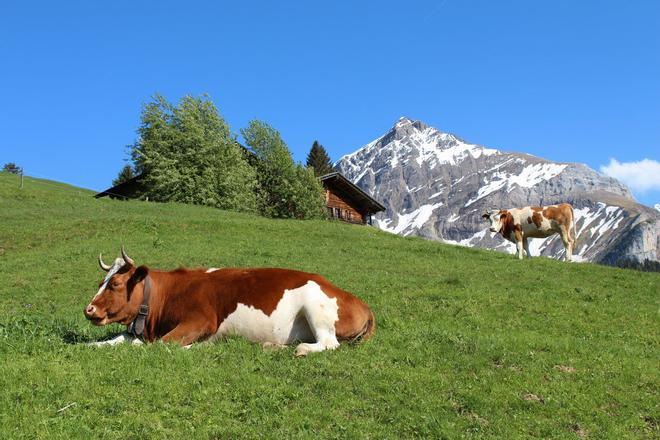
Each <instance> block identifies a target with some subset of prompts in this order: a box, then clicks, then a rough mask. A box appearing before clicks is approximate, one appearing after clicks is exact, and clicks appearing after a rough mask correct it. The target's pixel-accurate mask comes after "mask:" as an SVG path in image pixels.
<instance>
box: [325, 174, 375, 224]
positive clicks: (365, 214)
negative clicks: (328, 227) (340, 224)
mask: <svg viewBox="0 0 660 440" xmlns="http://www.w3.org/2000/svg"><path fill="white" fill-rule="evenodd" d="M319 179H320V180H321V183H322V184H323V188H324V189H325V204H326V206H327V208H328V216H329V217H330V218H334V219H337V220H341V221H345V222H348V223H357V224H363V225H364V224H371V216H372V215H374V214H376V213H377V212H380V211H385V207H384V206H383V205H381V204H380V203H378V202H377V201H376V200H374V199H373V198H372V197H371V196H370V195H369V194H367V193H366V192H364V191H362V190H361V189H360V188H358V187H357V186H356V185H355V184H354V183H353V182H351V181H350V180H348V179H347V178H346V177H344V176H343V175H342V174H341V173H338V172H334V173H330V174H326V175H325V176H321V177H320V178H319Z"/></svg>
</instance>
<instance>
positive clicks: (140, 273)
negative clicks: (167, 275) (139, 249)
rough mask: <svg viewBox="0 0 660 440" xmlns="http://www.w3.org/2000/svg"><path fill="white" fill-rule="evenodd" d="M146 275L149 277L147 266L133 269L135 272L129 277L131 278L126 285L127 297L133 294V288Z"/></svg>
mask: <svg viewBox="0 0 660 440" xmlns="http://www.w3.org/2000/svg"><path fill="white" fill-rule="evenodd" d="M147 275H149V268H148V267H147V266H140V267H138V268H137V269H135V272H133V275H131V278H130V279H129V280H128V283H127V284H128V295H129V297H130V295H131V293H132V292H133V288H134V287H135V285H136V284H138V283H139V282H140V281H142V280H143V279H145V278H146V277H147Z"/></svg>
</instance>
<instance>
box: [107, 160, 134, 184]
mask: <svg viewBox="0 0 660 440" xmlns="http://www.w3.org/2000/svg"><path fill="white" fill-rule="evenodd" d="M133 177H135V173H133V167H132V166H130V165H125V166H124V168H122V169H121V171H120V172H119V174H118V175H117V178H116V179H114V180H113V181H112V186H117V185H119V184H120V183H124V182H126V181H129V180H131V179H132V178H133Z"/></svg>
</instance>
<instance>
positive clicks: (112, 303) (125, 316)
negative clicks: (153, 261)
mask: <svg viewBox="0 0 660 440" xmlns="http://www.w3.org/2000/svg"><path fill="white" fill-rule="evenodd" d="M99 265H100V266H101V268H102V269H103V270H105V271H106V272H107V274H106V276H105V278H104V279H103V281H101V283H100V284H99V290H98V292H97V293H96V295H94V297H93V298H92V300H91V301H90V303H89V305H88V306H87V307H85V310H84V313H85V317H87V319H89V320H90V321H91V322H92V324H94V325H106V324H111V323H113V322H118V323H120V324H129V323H130V322H131V321H133V320H134V319H135V317H136V316H137V312H138V308H139V306H140V304H141V302H142V295H143V293H144V283H143V282H142V281H143V280H144V278H145V277H146V276H147V274H148V273H149V269H147V268H146V267H145V266H140V267H136V266H135V262H134V261H133V260H132V259H131V258H130V257H129V256H128V255H126V252H125V251H124V247H123V246H122V248H121V257H120V258H117V259H116V260H115V261H114V263H112V265H107V264H105V263H104V262H103V259H102V257H101V255H99Z"/></svg>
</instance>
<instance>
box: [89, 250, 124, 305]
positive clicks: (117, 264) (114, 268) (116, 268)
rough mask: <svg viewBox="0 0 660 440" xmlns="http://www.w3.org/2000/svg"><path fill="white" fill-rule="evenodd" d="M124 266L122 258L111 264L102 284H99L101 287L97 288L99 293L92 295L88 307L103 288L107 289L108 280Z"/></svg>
mask: <svg viewBox="0 0 660 440" xmlns="http://www.w3.org/2000/svg"><path fill="white" fill-rule="evenodd" d="M124 264H126V262H125V261H124V259H123V258H117V259H115V262H114V263H112V267H110V270H109V271H108V273H107V274H106V276H105V278H104V279H103V283H102V284H101V287H99V291H98V292H96V295H94V297H93V298H92V300H91V301H90V302H89V304H90V305H91V304H92V303H93V302H94V300H95V299H96V298H98V296H99V295H100V294H102V293H103V291H104V290H105V288H106V287H108V281H110V278H112V277H113V275H115V274H116V273H117V272H119V269H121V268H122V267H123V266H124Z"/></svg>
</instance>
